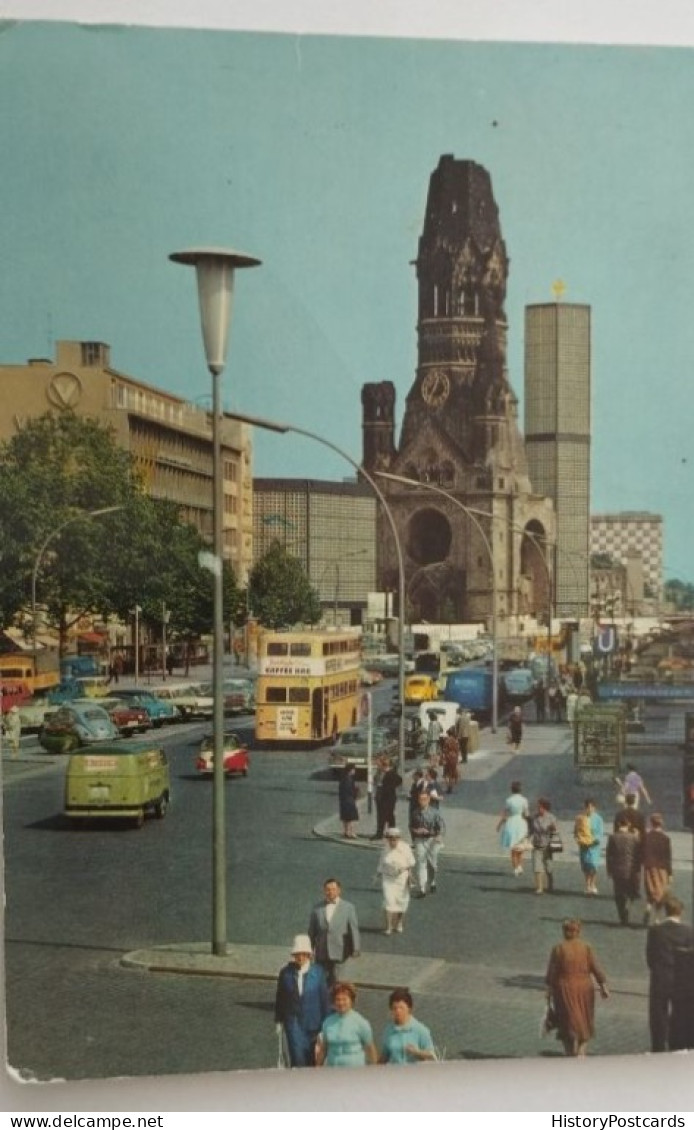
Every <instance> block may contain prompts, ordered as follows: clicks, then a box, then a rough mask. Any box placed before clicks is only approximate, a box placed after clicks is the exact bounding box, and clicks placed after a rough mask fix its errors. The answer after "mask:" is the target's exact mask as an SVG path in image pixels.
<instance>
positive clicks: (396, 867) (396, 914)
mask: <svg viewBox="0 0 694 1130" xmlns="http://www.w3.org/2000/svg"><path fill="white" fill-rule="evenodd" d="M414 863H415V859H414V855H413V852H412V848H411V847H410V845H409V844H406V843H405V842H404V840H403V839H402V837H401V835H400V829H399V828H388V829H387V830H386V842H385V847H384V848H383V851H382V852H381V858H380V860H379V862H378V868H377V874H378V875H380V876H381V882H382V885H383V907H384V909H385V913H386V929H385V933H386V934H392V933H393V930H395V932H396V934H402V923H403V918H404V917H405V913H406V911H407V908H408V906H409V905H410V874H411V871H412V868H413V867H414Z"/></svg>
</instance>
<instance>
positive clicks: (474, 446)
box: [362, 155, 554, 622]
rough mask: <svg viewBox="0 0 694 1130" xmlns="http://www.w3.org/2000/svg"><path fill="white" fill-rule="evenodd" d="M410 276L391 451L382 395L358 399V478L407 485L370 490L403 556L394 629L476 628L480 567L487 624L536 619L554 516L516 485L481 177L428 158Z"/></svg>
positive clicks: (496, 263)
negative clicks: (407, 351)
mask: <svg viewBox="0 0 694 1130" xmlns="http://www.w3.org/2000/svg"><path fill="white" fill-rule="evenodd" d="M414 266H415V268H416V273H417V283H418V323H417V340H418V346H417V367H416V373H415V379H414V382H413V384H412V387H411V388H410V391H409V393H408V394H407V399H406V405H405V414H404V419H403V424H402V431H401V435H400V442H399V445H396V442H395V388H394V386H393V385H392V383H391V382H381V383H374V384H367V385H365V386H364V388H363V389H362V408H363V463H364V466H365V468H366V469H367V470H368V471H370V472H375V471H388V472H390V473H392V474H396V475H400V476H404V477H405V478H407V479H409V480H413V481H414V482H415V484H419V485H405V484H401V483H395V482H393V481H390V480H388V479H385V478H382V479H380V480H379V482H380V485H381V487H382V489H383V492H384V494H385V495H386V497H387V499H388V501H389V505H390V506H391V509H392V511H393V514H394V517H395V520H396V524H397V528H398V530H399V534H400V539H401V544H402V547H403V551H404V558H405V572H406V590H407V601H408V610H407V619H408V621H410V622H414V621H418V620H429V621H432V622H441V621H460V620H468V621H469V620H480V619H485V620H488V619H489V617H490V613H491V605H492V595H493V583H492V558H493V563H494V575H495V578H496V594H497V614H498V616H499V617H500V618H501V619H502V620H503V619H504V618H506V619H507V620H508V618H509V617H513V616H519V615H524V614H529V613H535V614H538V615H539V614H541V613H542V611H543V609H544V610H545V611H546V609H547V606H548V599H549V594H548V582H547V568H546V567H545V565H543V563H542V561H540V560H538V556H539V550H538V545H540V544H545V545H546V544H547V542H548V541H551V540H552V538H553V533H554V515H553V510H552V506H551V503H550V502H549V500H547V499H545V498H540V497H539V496H536V495H534V494H533V493H532V488H531V484H530V481H529V478H528V470H527V463H526V458H525V449H524V444H523V439H522V436H521V434H520V431H519V427H518V419H517V415H518V406H517V400H516V397H515V395H514V392H513V389H512V388H511V385H510V383H509V377H508V372H507V368H506V338H507V332H508V326H507V322H506V313H505V309H504V302H505V298H506V283H507V279H508V269H509V260H508V256H507V253H506V245H505V243H504V240H503V238H502V234H501V225H500V221H499V211H498V208H497V205H496V202H495V200H494V196H493V192H492V184H491V178H490V176H489V173H488V172H487V170H486V169H484V168H482V166H481V165H478V164H476V163H475V162H474V161H468V160H456V159H455V158H454V157H453V156H450V155H446V156H443V157H441V159H440V161H439V164H438V167H437V168H436V169H435V171H434V172H433V173H432V175H431V179H430V183H429V193H428V197H427V203H426V209H425V215H424V225H423V230H422V235H421V237H420V240H419V247H418V251H417V258H416V260H415V262H414ZM426 484H433V485H435V486H438V487H440V488H442V489H443V490H445V491H446V492H447V493H448V494H450V495H452V496H453V498H455V499H457V500H458V502H459V503H460V504H461V505H456V503H454V502H453V501H451V500H450V499H449V498H446V497H444V496H443V495H440V494H437V493H435V492H434V491H432V490H431V489H429V488H427V486H426ZM463 507H465V508H467V511H468V512H467V513H466V512H465V510H464V509H463ZM470 511H472V512H473V514H474V517H471V515H470V513H469V512H470ZM379 540H380V544H381V546H382V557H381V561H380V582H381V586H382V587H383V588H385V589H393V588H394V587H395V577H396V574H397V566H396V559H395V549H394V546H393V544H392V537H391V535H390V534H389V533H388V530H387V528H386V523H385V521H384V524H383V530H382V536H381V537H380V539H379Z"/></svg>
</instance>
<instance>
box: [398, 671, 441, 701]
mask: <svg viewBox="0 0 694 1130" xmlns="http://www.w3.org/2000/svg"><path fill="white" fill-rule="evenodd" d="M437 696H438V689H437V686H436V679H433V678H432V677H431V675H408V676H407V678H406V679H405V703H406V704H407V705H411V704H413V703H417V702H433V701H434V699H435V698H436V697H437Z"/></svg>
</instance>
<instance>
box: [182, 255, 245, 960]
mask: <svg viewBox="0 0 694 1130" xmlns="http://www.w3.org/2000/svg"><path fill="white" fill-rule="evenodd" d="M169 258H170V259H171V260H172V261H173V262H174V263H183V264H184V265H186V266H191V267H195V270H196V274H197V284H198V299H199V303H200V319H201V323H202V337H203V343H204V347H205V357H206V360H207V368H208V369H209V371H210V374H211V376H212V524H213V554H212V558H211V562H210V568H211V571H212V574H213V578H214V590H213V591H214V612H213V632H212V641H213V643H212V697H213V702H214V706H213V721H212V752H213V759H214V765H213V783H212V952H213V954H215V955H217V956H223V955H224V954H225V953H226V949H227V912H226V828H225V825H224V698H223V679H224V600H223V598H224V590H223V572H222V563H223V552H224V544H223V542H224V539H223V531H222V523H223V519H224V480H223V475H222V440H221V422H222V405H221V394H220V378H221V374H222V372H223V370H224V366H225V364H226V353H227V341H228V334H229V324H230V322H231V306H232V298H233V290H234V272H235V270H237V269H240V268H243V267H257V266H258V265H259V264H260V260H259V259H255V258H253V257H252V256H250V255H243V254H240V253H239V252H237V251H229V250H224V249H221V248H192V249H190V250H187V251H175V252H173V253H172V254H171V255H170V256H169Z"/></svg>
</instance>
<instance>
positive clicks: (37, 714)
mask: <svg viewBox="0 0 694 1130" xmlns="http://www.w3.org/2000/svg"><path fill="white" fill-rule="evenodd" d="M57 709H58V707H57V706H53V704H52V703H51V701H50V699H49V698H48V695H46V694H43V695H34V696H33V698H30V699H27V701H26V702H22V703H21V704H20V706H19V721H20V723H21V726H22V733H25V734H28V733H36V734H38V733H40V731H41V729H42V727H43V724H44V722H45V720H46V718H48V717H49V716H50V715H51V714H54V713H55V711H56V710H57Z"/></svg>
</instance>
